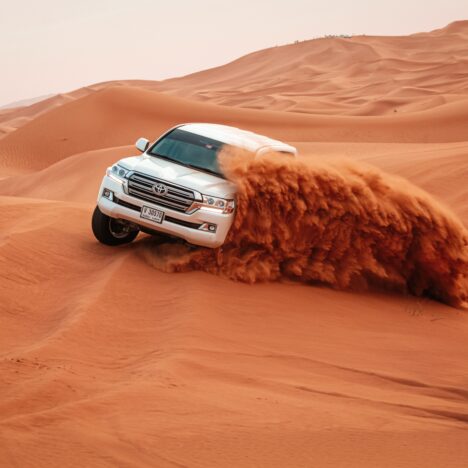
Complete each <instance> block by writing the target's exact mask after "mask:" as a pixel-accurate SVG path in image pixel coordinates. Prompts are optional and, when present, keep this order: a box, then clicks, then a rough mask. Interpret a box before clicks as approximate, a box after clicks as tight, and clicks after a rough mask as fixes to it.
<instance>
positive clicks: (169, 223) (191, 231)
mask: <svg viewBox="0 0 468 468" xmlns="http://www.w3.org/2000/svg"><path fill="white" fill-rule="evenodd" d="M104 189H108V190H110V191H111V192H113V200H110V199H109V198H106V197H103V191H104ZM97 205H98V207H99V209H100V210H101V211H102V212H103V213H104V214H106V215H107V216H110V217H111V218H118V219H125V220H127V221H130V222H132V223H134V224H137V225H138V226H142V227H143V228H147V229H150V230H152V231H158V232H161V233H164V234H168V235H171V236H175V237H179V238H181V239H184V240H186V241H187V242H189V243H191V244H194V245H200V246H203V247H211V248H214V247H219V246H221V245H222V244H223V243H224V240H225V239H226V236H227V233H228V232H229V229H230V227H231V225H232V222H233V220H234V213H230V214H223V213H221V212H220V211H215V210H211V209H209V208H200V209H198V210H196V211H195V212H193V213H191V214H186V213H181V212H179V211H175V210H172V209H170V208H166V207H162V206H159V205H157V204H155V203H151V202H148V201H145V200H140V199H139V198H136V197H133V196H131V195H128V194H127V193H126V192H125V190H124V181H117V180H116V179H115V178H113V177H109V176H107V175H106V176H104V178H103V179H102V183H101V187H100V189H99V194H98V200H97ZM142 206H149V207H151V208H155V209H157V210H160V211H163V212H164V219H163V222H162V223H161V224H159V223H156V222H153V221H151V220H149V219H145V218H141V217H140V213H141V207H142ZM206 223H208V224H214V225H216V232H209V231H204V230H201V229H200V227H201V226H202V225H204V224H206Z"/></svg>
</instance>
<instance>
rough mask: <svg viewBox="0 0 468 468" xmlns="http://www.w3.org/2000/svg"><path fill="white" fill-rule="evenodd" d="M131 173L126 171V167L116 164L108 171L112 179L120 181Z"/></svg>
mask: <svg viewBox="0 0 468 468" xmlns="http://www.w3.org/2000/svg"><path fill="white" fill-rule="evenodd" d="M129 172H130V171H129V170H128V169H125V167H122V166H120V165H119V164H114V165H113V166H111V167H110V168H109V169H107V175H108V176H109V177H112V178H116V179H118V180H119V181H120V180H121V179H125V177H126V175H127V174H128V173H129Z"/></svg>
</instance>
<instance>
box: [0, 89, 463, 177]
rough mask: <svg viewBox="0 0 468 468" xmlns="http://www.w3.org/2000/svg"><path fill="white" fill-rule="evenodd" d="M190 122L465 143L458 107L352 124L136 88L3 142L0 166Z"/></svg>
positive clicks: (288, 136) (62, 112) (309, 136)
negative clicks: (229, 106) (184, 97)
mask: <svg viewBox="0 0 468 468" xmlns="http://www.w3.org/2000/svg"><path fill="white" fill-rule="evenodd" d="M91 114H92V115H93V118H92V119H90V118H89V117H88V116H89V115H91ZM192 121H208V122H220V123H227V124H232V125H237V126H243V127H248V128H250V129H252V130H254V131H257V132H259V133H269V134H270V135H272V136H273V137H276V138H280V139H284V140H289V141H348V142H349V141H351V142H353V141H361V142H415V143H428V142H453V141H465V140H466V137H467V131H466V128H467V127H466V124H467V122H468V106H466V105H465V104H464V103H463V102H455V103H449V104H446V105H444V106H443V107H440V108H438V109H437V110H426V111H421V112H418V113H416V112H414V113H411V114H408V115H399V116H389V117H362V118H359V119H356V118H353V117H349V116H316V115H303V114H297V113H286V112H278V111H270V110H264V111H259V110H250V109H238V108H225V107H222V106H218V105H214V104H210V103H198V102H195V101H190V100H185V99H181V98H178V97H174V96H167V95H164V94H160V93H156V92H154V91H148V90H143V89H139V88H135V87H112V88H104V89H102V90H99V91H97V92H95V93H93V94H90V95H87V96H85V97H84V98H82V99H79V100H75V101H73V102H70V103H68V104H66V105H62V106H60V107H59V108H56V109H52V110H51V111H49V112H47V113H46V114H44V115H40V116H39V117H37V118H35V119H34V120H33V121H31V122H30V123H28V124H26V125H24V126H22V127H21V128H19V129H18V130H17V131H15V132H13V133H11V135H7V136H6V137H4V138H3V139H2V140H0V155H2V165H3V167H6V168H12V167H14V168H17V169H19V170H28V169H41V168H44V167H46V166H47V165H49V164H52V163H54V162H56V161H58V160H60V159H63V158H65V157H67V156H70V155H72V154H76V153H81V152H85V151H90V150H93V149H101V148H108V147H114V146H121V145H125V144H128V142H129V141H135V140H136V139H137V138H138V137H139V136H142V135H145V136H147V137H148V138H150V139H154V138H156V137H157V136H158V135H159V134H160V133H162V132H163V131H164V130H165V129H167V128H168V127H170V126H173V125H175V124H177V123H180V122H192Z"/></svg>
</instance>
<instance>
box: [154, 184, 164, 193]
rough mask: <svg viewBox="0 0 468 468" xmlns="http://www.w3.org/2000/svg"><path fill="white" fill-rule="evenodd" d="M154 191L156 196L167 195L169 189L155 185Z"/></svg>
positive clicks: (162, 185) (161, 185)
mask: <svg viewBox="0 0 468 468" xmlns="http://www.w3.org/2000/svg"><path fill="white" fill-rule="evenodd" d="M152 190H153V192H154V193H155V194H156V195H166V193H167V187H166V186H165V185H164V184H156V185H153V187H152Z"/></svg>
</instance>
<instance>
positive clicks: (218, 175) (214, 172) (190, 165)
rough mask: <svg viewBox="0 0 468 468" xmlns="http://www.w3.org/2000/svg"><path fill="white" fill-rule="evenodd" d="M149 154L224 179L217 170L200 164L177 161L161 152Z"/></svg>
mask: <svg viewBox="0 0 468 468" xmlns="http://www.w3.org/2000/svg"><path fill="white" fill-rule="evenodd" d="M149 154H150V155H151V156H154V157H156V158H161V159H164V160H166V161H170V162H173V163H175V164H180V165H181V166H185V167H190V168H192V169H198V170H199V171H203V172H208V173H209V174H213V175H215V176H217V177H221V178H223V179H224V176H223V174H220V173H219V172H216V171H213V170H211V169H207V168H206V167H200V166H196V165H195V164H190V163H186V162H183V161H179V160H178V159H172V158H170V157H169V156H164V155H163V154H158V153H149Z"/></svg>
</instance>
